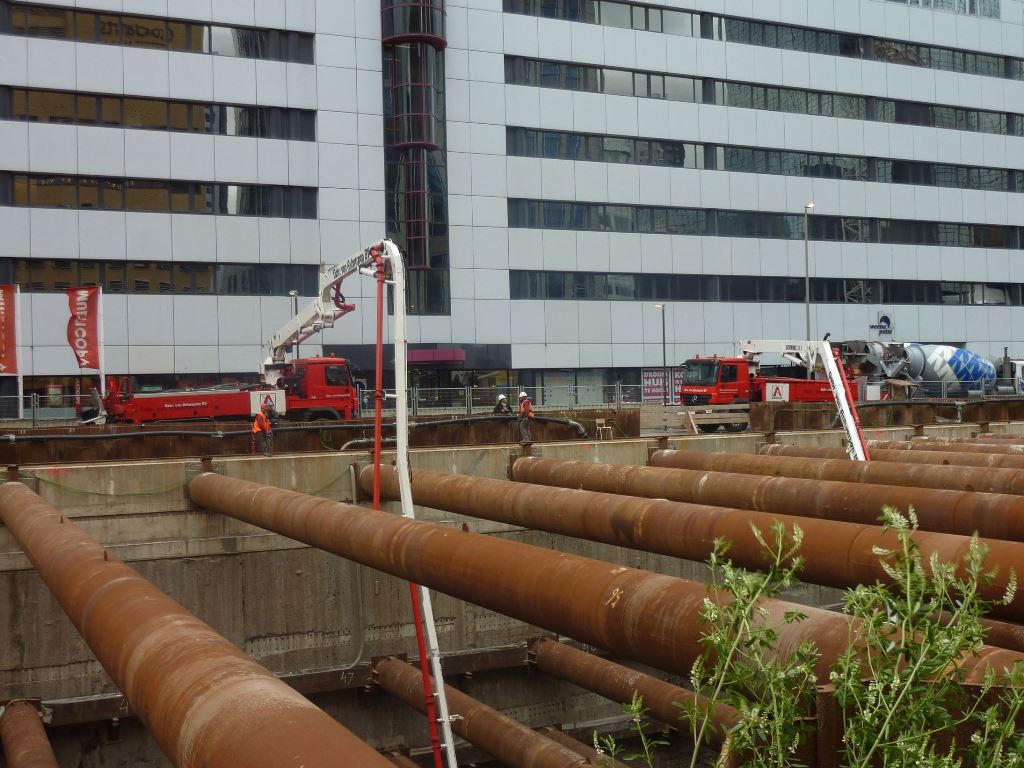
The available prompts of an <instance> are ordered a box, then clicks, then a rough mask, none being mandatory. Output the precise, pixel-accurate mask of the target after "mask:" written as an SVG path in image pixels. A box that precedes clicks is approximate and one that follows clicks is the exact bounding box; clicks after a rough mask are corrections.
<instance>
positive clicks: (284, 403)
mask: <svg viewBox="0 0 1024 768" xmlns="http://www.w3.org/2000/svg"><path fill="white" fill-rule="evenodd" d="M378 253H382V254H383V255H385V256H386V257H388V258H393V259H395V258H401V252H400V251H399V249H398V246H397V245H395V244H394V243H393V242H391V241H390V240H382V241H380V242H378V243H376V244H374V245H372V246H370V247H369V248H366V249H364V250H362V251H359V252H358V253H356V254H354V255H353V256H352V257H351V258H349V259H348V260H347V261H344V262H342V263H340V264H336V265H335V266H333V267H330V268H325V267H324V265H323V264H322V263H321V265H320V293H319V295H318V296H317V297H316V298H314V299H313V300H312V301H311V302H310V303H309V304H307V305H306V306H305V307H303V308H302V309H301V310H300V311H299V313H298V314H297V315H295V317H293V318H292V319H291V320H289V321H288V322H287V323H285V325H284V326H282V327H281V329H280V330H278V332H277V333H275V334H274V335H273V336H272V337H271V338H270V340H269V341H268V342H267V350H268V353H269V354H268V355H267V358H266V359H265V360H264V361H263V362H262V364H261V365H260V374H261V376H260V378H261V382H260V383H259V384H254V385H252V386H244V385H243V386H225V387H209V388H197V389H179V390H164V391H161V392H137V391H135V389H134V385H133V382H132V379H131V378H129V377H121V378H120V379H117V378H115V377H111V378H110V379H109V380H108V386H107V395H106V397H105V398H103V399H102V401H101V402H102V409H100V414H101V417H102V416H103V415H105V416H106V417H107V418H108V419H111V420H113V421H115V422H126V423H131V424H142V423H149V422H154V421H172V420H173V421H183V420H195V419H219V420H224V419H233V420H239V419H248V418H250V417H251V416H254V415H255V414H256V413H257V412H258V411H259V410H260V408H261V407H262V406H263V405H264V404H267V405H270V406H271V407H272V408H273V409H274V410H275V411H276V412H277V414H278V415H279V416H281V417H282V418H285V419H289V420H291V421H318V420H342V419H344V420H348V419H351V418H354V417H355V416H357V415H358V412H359V392H358V390H357V389H356V387H355V385H354V383H353V381H352V373H351V371H350V370H349V365H348V361H347V360H345V359H344V358H340V357H308V358H297V359H293V360H287V361H286V360H285V353H286V352H289V351H291V349H292V347H293V345H295V344H301V343H302V342H303V341H305V340H306V339H308V338H309V337H310V336H312V335H313V334H315V333H318V332H319V331H321V330H323V329H324V328H332V327H333V326H334V322H335V320H337V319H338V318H340V317H342V316H344V315H347V314H348V313H349V312H352V311H353V310H354V309H355V308H356V307H355V305H354V304H349V303H346V301H345V297H344V295H342V293H341V283H342V282H343V281H344V280H345V278H347V277H349V276H350V275H353V274H355V273H356V272H359V271H361V270H362V271H364V273H366V274H371V275H372V274H374V273H373V270H372V265H373V264H374V259H375V257H376V256H377V254H378ZM367 270H369V271H367ZM97 397H98V396H97Z"/></svg>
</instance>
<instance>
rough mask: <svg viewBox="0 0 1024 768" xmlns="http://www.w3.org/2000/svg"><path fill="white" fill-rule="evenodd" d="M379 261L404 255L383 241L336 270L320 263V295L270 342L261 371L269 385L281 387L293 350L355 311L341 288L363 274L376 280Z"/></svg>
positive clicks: (354, 306) (345, 262)
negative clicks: (286, 360) (286, 356)
mask: <svg viewBox="0 0 1024 768" xmlns="http://www.w3.org/2000/svg"><path fill="white" fill-rule="evenodd" d="M379 257H383V258H384V259H385V263H386V264H388V265H390V264H392V263H393V262H394V260H395V259H398V258H401V251H400V250H399V248H398V246H397V245H395V244H394V243H393V242H392V241H390V240H381V241H380V242H377V243H374V244H373V245H371V246H370V247H368V248H364V249H363V250H361V251H358V252H357V253H354V254H353V255H352V256H351V257H349V258H348V259H346V260H345V261H343V262H341V263H339V264H335V265H334V266H333V267H327V266H325V265H324V263H323V262H321V263H320V286H319V293H318V295H317V296H316V297H315V298H314V299H313V300H312V301H311V302H309V304H307V305H306V306H305V307H302V308H301V309H300V310H299V312H298V314H296V315H295V317H293V318H291V319H290V320H289V321H288V322H287V323H285V324H284V325H283V326H282V327H281V328H280V329H279V330H278V331H277V333H275V334H274V335H273V336H271V337H270V339H269V340H268V341H267V350H268V353H269V354H268V355H267V358H266V359H265V360H264V361H263V364H262V366H261V371H260V372H261V374H262V375H263V379H264V381H265V382H266V383H267V384H271V385H274V384H276V383H277V381H278V379H279V378H280V376H281V374H280V368H282V367H284V366H285V365H286V362H285V353H286V352H287V351H288V350H289V349H291V348H292V347H293V346H294V345H296V344H301V343H302V342H303V341H305V340H306V339H308V338H309V337H310V336H312V335H313V334H315V333H319V332H320V331H322V330H323V329H324V328H333V327H334V321H335V320H337V319H338V318H340V317H343V316H344V315H347V314H348V313H349V312H352V311H353V310H355V308H356V305H355V304H349V303H347V302H346V301H345V296H344V294H342V292H341V284H342V282H344V281H345V279H346V278H348V277H349V276H350V275H354V274H355V273H356V272H359V271H361V270H362V271H363V272H364V274H367V275H370V276H372V275H373V274H374V271H373V269H372V266H373V265H374V264H375V263H376V260H377V259H378V258H379Z"/></svg>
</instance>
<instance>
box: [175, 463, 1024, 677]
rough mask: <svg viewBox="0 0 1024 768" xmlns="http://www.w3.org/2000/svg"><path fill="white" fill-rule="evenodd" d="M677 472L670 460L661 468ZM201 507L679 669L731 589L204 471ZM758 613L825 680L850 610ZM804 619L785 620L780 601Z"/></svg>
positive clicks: (1005, 656) (975, 672)
mask: <svg viewBox="0 0 1024 768" xmlns="http://www.w3.org/2000/svg"><path fill="white" fill-rule="evenodd" d="M660 471H679V470H660ZM189 494H190V496H191V498H192V501H193V502H194V503H195V504H196V505H198V506H200V507H203V508H205V509H208V510H212V511H215V512H221V513H223V514H226V515H229V516H231V517H234V518H235V519H238V520H243V521H245V522H248V523H250V524H252V525H256V526H259V527H261V528H266V529H269V530H273V531H276V532H278V533H280V534H282V535H285V536H288V537H290V538H293V539H297V540H299V541H304V542H305V543H307V544H310V545H312V546H314V547H318V548H320V549H323V550H326V551H328V552H333V553H335V554H337V555H341V556H342V557H345V558H348V559H350V560H355V561H356V562H360V563H363V564H364V565H367V566H369V567H371V568H376V569H377V570H379V571H383V572H384V573H389V574H391V575H393V576H397V577H399V578H401V579H405V580H408V581H414V582H416V583H417V584H423V585H425V586H428V587H431V588H433V589H436V590H438V591H440V592H444V593H446V594H448V595H452V596H453V597H457V598H460V599H462V600H467V601H469V602H471V603H475V604H477V605H480V606H483V607H485V608H489V609H491V610H494V611H498V612H500V613H503V614H505V615H506V616H511V617H514V618H517V619H519V620H521V621H524V622H526V623H528V624H532V625H534V626H538V627H544V628H545V629H549V630H551V631H554V632H559V633H561V634H564V635H568V636H570V637H574V638H576V639H578V640H581V641H583V642H586V643H589V644H590V645H595V646H597V647H599V648H603V649H605V650H607V651H610V652H611V653H615V654H617V655H620V656H625V657H628V658H633V659H637V660H640V661H644V662H646V663H648V664H651V665H652V666H655V667H658V668H660V669H665V670H668V671H673V672H678V673H682V674H688V673H689V672H690V669H691V667H692V665H693V662H694V660H696V659H697V658H698V657H700V656H701V655H702V654H703V651H704V648H703V645H702V643H701V617H702V615H703V610H704V603H705V600H706V599H711V600H713V601H719V602H721V603H725V602H726V601H727V600H728V599H729V597H728V595H725V594H723V593H716V592H714V591H711V590H709V589H708V587H707V586H706V585H704V584H700V583H697V582H694V581H688V580H686V579H678V578H674V577H671V576H664V575H662V574H656V573H650V572H647V571H642V570H639V569H636V568H628V567H625V566H621V565H616V564H612V563H608V562H604V561H601V560H592V559H590V558H585V557H579V556H576V555H570V554H567V553H564V552H553V551H551V550H549V549H545V548H543V547H535V546H532V545H529V544H523V543H520V542H514V541H506V540H502V539H499V538H496V537H493V536H483V535H481V534H476V533H469V532H466V531H461V530H457V529H453V528H451V527H448V526H443V525H438V524H436V523H428V522H424V521H417V520H407V519H404V518H402V517H397V516H395V515H391V514H387V513H383V512H374V511H373V510H368V509H364V508H361V507H356V506H353V505H350V504H342V503H338V502H333V501H329V500H326V499H322V498H317V497H314V496H308V495H305V494H301V493H295V492H294V491H286V490H284V489H282V488H273V487H270V486H266V485H260V484H258V483H252V482H248V481H245V480H237V479H235V478H229V477H222V476H220V475H216V474H213V473H204V474H201V475H199V476H198V477H196V478H194V479H193V480H192V481H191V482H190V483H189ZM760 607H761V609H762V610H761V612H760V613H759V615H758V617H757V618H756V621H758V622H762V623H763V624H764V625H766V626H770V627H771V628H772V629H773V630H774V631H775V632H776V634H777V638H778V639H777V642H776V644H775V647H774V648H773V649H772V653H775V654H778V655H780V656H783V657H785V656H788V655H789V654H790V653H791V652H793V650H795V649H796V647H797V646H798V645H799V644H800V643H802V642H804V641H805V640H812V641H814V643H815V645H816V647H817V649H818V652H819V654H820V656H819V659H818V663H817V667H816V669H817V673H818V676H819V678H820V679H822V680H826V679H827V678H828V674H829V671H830V669H831V666H832V664H833V663H834V662H835V660H836V659H837V658H838V657H839V655H840V654H841V653H843V652H844V651H845V649H846V647H847V644H848V641H849V632H850V625H849V622H850V619H849V618H848V617H845V616H842V615H840V614H836V613H832V612H830V611H824V610H821V609H817V608H811V607H807V606H802V605H797V604H796V603H791V602H788V601H785V600H765V601H764V602H763V603H762V604H761V606H760ZM791 610H798V611H800V612H802V613H803V614H804V615H805V616H806V617H807V618H806V619H805V620H803V621H799V622H793V623H787V622H786V620H785V619H786V614H787V612H788V611H791ZM1018 660H1021V661H1024V654H1019V653H1014V652H1010V651H1007V650H1005V649H1001V648H992V647H989V646H984V647H982V648H981V649H980V650H979V651H978V653H977V655H974V656H972V657H970V658H968V659H965V660H964V661H963V666H962V670H963V673H964V676H965V677H966V679H967V680H968V681H975V680H981V679H983V677H984V674H985V670H986V669H988V668H990V667H991V668H993V669H995V670H996V671H997V672H998V671H1001V670H1002V669H1003V668H1004V667H1007V666H1012V665H1013V664H1014V663H1016V662H1017V661H1018Z"/></svg>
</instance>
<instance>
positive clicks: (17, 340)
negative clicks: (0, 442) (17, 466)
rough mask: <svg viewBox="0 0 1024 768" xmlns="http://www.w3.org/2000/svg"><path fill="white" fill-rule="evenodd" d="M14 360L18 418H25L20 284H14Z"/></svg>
mask: <svg viewBox="0 0 1024 768" xmlns="http://www.w3.org/2000/svg"><path fill="white" fill-rule="evenodd" d="M14 362H15V364H16V365H17V366H18V419H19V420H21V419H24V418H25V372H24V371H23V370H22V367H23V361H22V358H21V286H20V285H19V284H17V283H15V285H14Z"/></svg>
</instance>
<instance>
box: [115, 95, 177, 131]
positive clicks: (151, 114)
mask: <svg viewBox="0 0 1024 768" xmlns="http://www.w3.org/2000/svg"><path fill="white" fill-rule="evenodd" d="M124 125H125V127H126V128H157V129H163V130H166V129H167V103H166V102H163V101H157V100H156V99H132V98H126V99H125V100H124Z"/></svg>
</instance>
